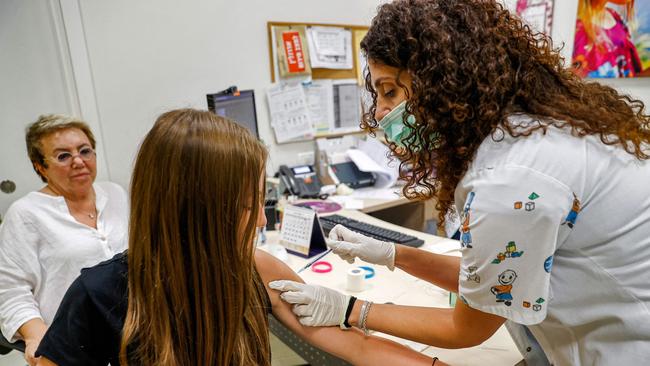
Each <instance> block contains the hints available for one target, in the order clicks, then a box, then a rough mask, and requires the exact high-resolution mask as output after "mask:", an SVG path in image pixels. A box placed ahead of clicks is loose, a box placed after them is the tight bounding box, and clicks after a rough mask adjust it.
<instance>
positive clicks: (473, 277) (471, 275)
mask: <svg viewBox="0 0 650 366" xmlns="http://www.w3.org/2000/svg"><path fill="white" fill-rule="evenodd" d="M477 269H478V267H476V266H469V267H467V281H472V282H476V283H481V276H479V275H478V274H477V273H476V270H477Z"/></svg>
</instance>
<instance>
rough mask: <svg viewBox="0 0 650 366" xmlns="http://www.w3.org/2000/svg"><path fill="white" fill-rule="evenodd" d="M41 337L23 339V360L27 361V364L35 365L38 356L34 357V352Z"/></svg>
mask: <svg viewBox="0 0 650 366" xmlns="http://www.w3.org/2000/svg"><path fill="white" fill-rule="evenodd" d="M42 338H43V337H41V338H38V339H35V338H29V339H25V354H24V357H25V361H27V364H28V365H29V366H36V362H37V361H38V359H39V358H40V357H35V356H34V354H35V353H36V350H37V349H38V345H39V344H40V343H41V339H42Z"/></svg>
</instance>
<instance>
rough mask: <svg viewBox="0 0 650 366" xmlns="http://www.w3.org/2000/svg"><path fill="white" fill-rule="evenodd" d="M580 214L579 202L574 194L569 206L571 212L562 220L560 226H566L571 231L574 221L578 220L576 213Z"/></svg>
mask: <svg viewBox="0 0 650 366" xmlns="http://www.w3.org/2000/svg"><path fill="white" fill-rule="evenodd" d="M579 212H580V200H579V199H578V197H577V196H576V194H575V193H574V194H573V204H572V205H571V211H570V212H569V214H568V215H567V217H566V218H565V219H564V222H563V223H562V225H564V224H567V225H568V226H569V227H570V228H571V229H573V225H575V224H576V219H577V218H578V213H579Z"/></svg>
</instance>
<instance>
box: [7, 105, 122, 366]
mask: <svg viewBox="0 0 650 366" xmlns="http://www.w3.org/2000/svg"><path fill="white" fill-rule="evenodd" d="M26 142H27V152H28V155H29V159H30V160H31V162H32V166H33V167H34V170H35V171H36V174H38V176H39V177H40V178H41V180H43V182H44V183H45V186H44V187H43V188H41V189H40V190H39V191H36V192H30V193H28V194H27V195H26V196H25V197H22V198H20V199H19V200H17V201H16V202H14V203H13V204H12V205H11V207H10V208H9V210H8V211H7V214H6V215H5V221H4V222H3V223H2V226H0V327H1V329H2V335H3V336H4V337H5V338H7V339H8V340H9V341H10V342H15V341H17V340H20V339H22V340H24V341H25V346H26V349H25V359H26V360H27V362H28V363H29V364H30V365H33V364H35V362H36V361H35V359H34V352H35V351H36V348H37V347H38V344H39V342H40V340H41V338H42V337H43V334H45V331H46V329H47V327H48V325H49V324H50V323H51V321H52V319H53V317H54V314H55V313H56V310H57V308H58V307H59V303H60V302H61V299H62V297H63V294H64V293H65V291H66V290H67V288H68V287H69V286H70V284H71V283H72V281H74V279H75V278H76V277H77V276H78V275H79V272H80V270H81V269H82V268H84V267H90V266H93V265H95V264H97V263H99V262H101V261H104V260H106V259H109V258H111V257H113V256H114V255H115V254H116V253H119V252H122V251H123V250H124V249H126V245H127V226H128V199H127V195H126V192H125V191H124V189H123V188H121V187H120V186H118V185H116V184H113V183H108V182H102V183H95V176H96V173H97V160H96V155H95V138H94V136H93V133H92V132H91V131H90V128H89V127H88V125H87V124H86V123H84V122H83V121H80V120H78V119H75V118H70V117H66V116H61V115H46V116H41V117H40V118H39V119H38V120H37V121H36V122H34V123H32V124H31V125H30V126H29V127H28V128H27V133H26Z"/></svg>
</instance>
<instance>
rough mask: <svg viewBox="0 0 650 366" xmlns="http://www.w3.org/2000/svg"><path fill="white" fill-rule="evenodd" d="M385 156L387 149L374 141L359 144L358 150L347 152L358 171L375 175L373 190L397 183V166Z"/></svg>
mask: <svg viewBox="0 0 650 366" xmlns="http://www.w3.org/2000/svg"><path fill="white" fill-rule="evenodd" d="M372 141H375V142H372ZM377 144H379V145H377ZM382 146H383V148H382ZM387 154H388V147H386V146H384V145H383V144H382V143H381V142H378V141H377V140H375V139H368V140H367V141H365V142H363V143H360V144H359V148H358V149H350V150H348V151H347V155H348V157H349V158H350V160H352V161H353V162H354V164H356V166H357V168H359V170H361V171H362V172H370V173H373V174H374V175H375V186H374V187H375V188H388V187H392V186H393V185H395V183H397V178H398V176H399V172H398V164H397V163H396V162H392V161H390V160H389V159H388V158H387V157H386V155H387Z"/></svg>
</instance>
